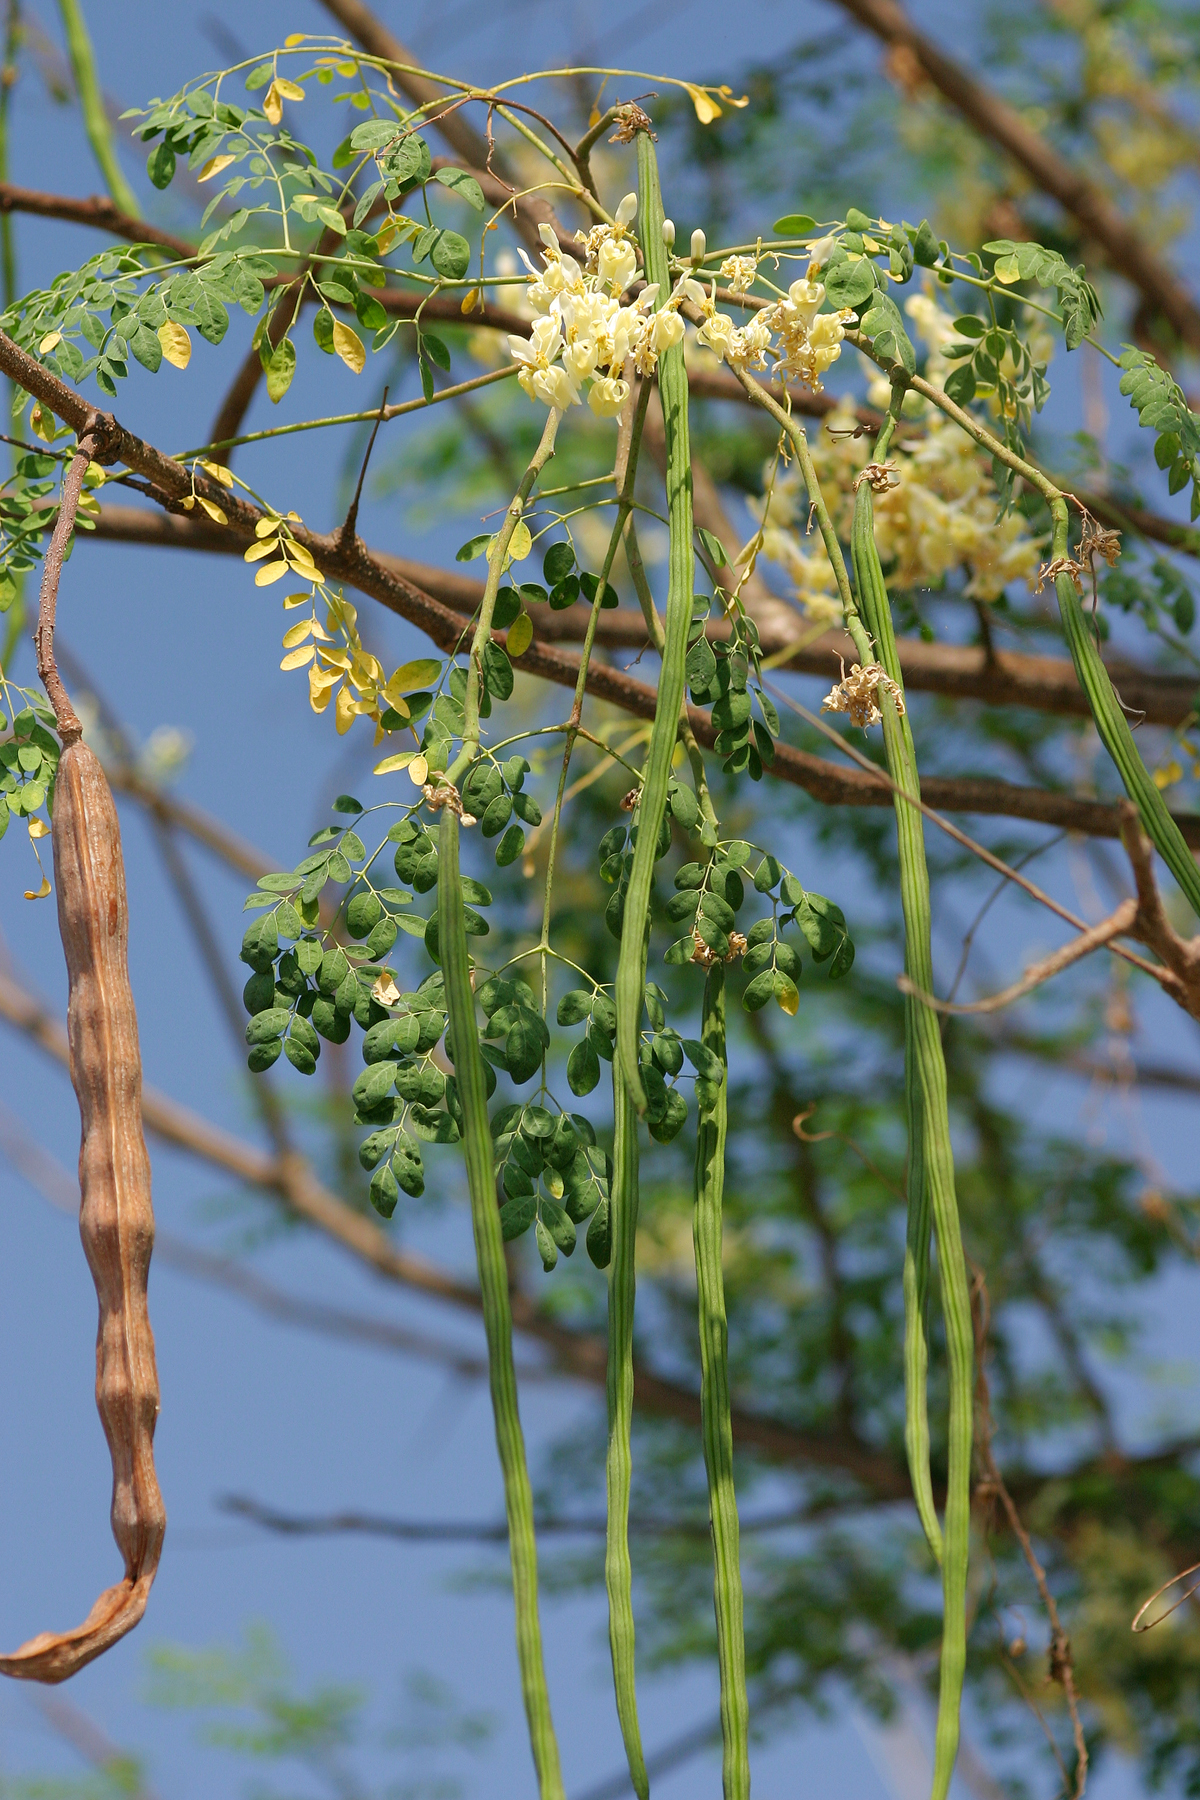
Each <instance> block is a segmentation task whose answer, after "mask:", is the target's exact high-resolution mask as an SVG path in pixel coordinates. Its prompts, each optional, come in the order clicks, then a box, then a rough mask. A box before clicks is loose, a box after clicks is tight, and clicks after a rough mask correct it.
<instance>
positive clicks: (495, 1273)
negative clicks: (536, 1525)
mask: <svg viewBox="0 0 1200 1800" xmlns="http://www.w3.org/2000/svg"><path fill="white" fill-rule="evenodd" d="M458 831H459V825H458V816H457V814H456V813H455V812H454V810H453V808H452V807H450V806H446V807H444V808H443V810H442V820H441V825H440V827H439V830H438V912H437V918H438V950H439V954H440V956H441V959H442V973H443V976H444V978H445V983H446V1013H447V1017H448V1020H449V1025H450V1037H451V1042H452V1044H453V1046H454V1078H455V1081H456V1083H457V1086H458V1097H459V1102H460V1105H461V1106H462V1115H463V1145H464V1150H465V1153H466V1164H467V1187H468V1189H469V1191H470V1196H471V1225H472V1228H473V1230H474V1234H475V1256H476V1260H477V1262H478V1265H479V1289H480V1293H481V1295H482V1298H483V1324H484V1331H485V1332H486V1335H487V1347H488V1381H489V1385H490V1388H491V1396H492V1412H493V1414H494V1416H495V1422H496V1448H497V1450H498V1451H499V1453H500V1467H501V1470H502V1472H503V1475H504V1508H505V1512H506V1514H507V1516H508V1538H509V1548H510V1552H511V1556H512V1572H513V1599H514V1602H515V1607H516V1622H517V1657H518V1660H519V1663H520V1668H521V1691H522V1694H523V1695H524V1699H525V1716H526V1718H527V1719H528V1721H529V1739H530V1744H531V1746H532V1749H533V1761H534V1766H535V1768H536V1769H537V1777H538V1791H539V1793H540V1795H541V1800H564V1793H563V1782H562V1771H561V1769H560V1767H559V1760H558V1742H557V1740H556V1738H555V1735H554V1724H553V1721H552V1719H551V1716H550V1696H549V1693H548V1692H547V1688H546V1671H545V1665H544V1662H543V1659H542V1629H541V1623H540V1621H539V1618H538V1597H537V1545H536V1542H535V1540H534V1531H533V1492H532V1489H531V1488H530V1485H529V1470H528V1468H527V1466H526V1462H525V1439H524V1435H523V1433H522V1431H521V1418H520V1413H519V1411H518V1407H517V1376H516V1370H515V1368H514V1366H513V1350H512V1311H511V1308H510V1306H509V1298H508V1268H507V1265H506V1263H505V1260H504V1239H503V1234H502V1232H501V1229H500V1211H499V1208H498V1206H497V1204H496V1179H495V1175H494V1173H493V1168H492V1135H491V1131H490V1130H489V1128H488V1116H487V1089H486V1086H485V1084H484V1074H483V1059H482V1058H481V1056H480V1054H479V1039H478V1036H477V1035H476V1021H475V996H474V993H473V991H472V988H471V965H470V960H469V958H468V955H467V935H466V930H465V928H464V923H463V906H462V888H461V884H460V881H459V867H458Z"/></svg>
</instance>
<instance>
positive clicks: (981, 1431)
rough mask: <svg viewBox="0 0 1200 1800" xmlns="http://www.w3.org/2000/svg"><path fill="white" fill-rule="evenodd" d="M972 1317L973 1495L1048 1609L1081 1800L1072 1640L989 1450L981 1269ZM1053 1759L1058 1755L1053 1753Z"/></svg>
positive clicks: (991, 1428)
mask: <svg viewBox="0 0 1200 1800" xmlns="http://www.w3.org/2000/svg"><path fill="white" fill-rule="evenodd" d="M971 1315H972V1319H973V1321H974V1325H975V1368H976V1376H975V1411H976V1424H975V1434H976V1435H975V1449H976V1454H977V1456H978V1458H979V1463H980V1466H981V1468H982V1469H983V1474H984V1479H983V1480H982V1481H981V1482H979V1483H978V1485H977V1487H976V1490H975V1491H976V1494H977V1495H983V1494H994V1495H995V1496H996V1498H997V1499H998V1500H999V1501H1000V1504H1001V1506H1002V1507H1003V1508H1004V1513H1005V1517H1006V1518H1007V1519H1008V1523H1009V1528H1010V1529H1011V1531H1012V1534H1013V1536H1014V1537H1015V1538H1016V1540H1017V1542H1018V1544H1020V1546H1021V1554H1022V1555H1023V1556H1024V1558H1025V1561H1026V1563H1027V1564H1028V1566H1029V1572H1030V1574H1031V1575H1032V1576H1033V1579H1034V1581H1035V1583H1036V1584H1037V1591H1038V1594H1039V1595H1040V1596H1041V1601H1042V1605H1043V1606H1044V1607H1045V1609H1046V1616H1047V1618H1048V1619H1049V1621H1050V1679H1051V1680H1052V1681H1057V1682H1059V1683H1060V1684H1061V1686H1062V1690H1063V1694H1064V1696H1065V1698H1066V1702H1067V1711H1068V1713H1069V1714H1070V1716H1071V1732H1072V1735H1073V1737H1074V1740H1075V1786H1074V1793H1073V1796H1072V1800H1083V1792H1084V1789H1085V1788H1086V1786H1087V1776H1088V1747H1087V1738H1086V1736H1085V1735H1084V1730H1083V1721H1082V1720H1081V1718H1080V1716H1079V1695H1078V1692H1077V1690H1076V1687H1075V1665H1074V1663H1073V1662H1072V1660H1071V1640H1070V1638H1069V1637H1068V1636H1067V1634H1066V1632H1065V1631H1064V1630H1063V1624H1062V1620H1061V1618H1060V1617H1059V1612H1058V1606H1057V1603H1056V1602H1055V1599H1054V1595H1053V1594H1052V1593H1051V1591H1050V1583H1049V1582H1048V1581H1047V1579H1046V1571H1045V1569H1044V1568H1043V1567H1042V1565H1041V1563H1040V1561H1039V1560H1038V1556H1037V1552H1036V1551H1035V1550H1034V1547H1033V1541H1032V1539H1031V1538H1030V1536H1029V1533H1028V1532H1027V1531H1026V1529H1025V1527H1024V1525H1023V1524H1022V1523H1021V1515H1020V1513H1019V1512H1018V1511H1017V1508H1016V1504H1015V1502H1014V1501H1013V1497H1012V1495H1011V1494H1010V1493H1009V1491H1008V1487H1007V1485H1006V1484H1005V1480H1004V1477H1003V1475H1002V1474H1001V1473H1000V1467H999V1464H998V1463H997V1461H996V1457H995V1453H994V1451H993V1449H992V1437H993V1435H994V1433H995V1429H996V1428H995V1424H994V1422H993V1420H992V1410H991V1394H990V1391H989V1388H988V1379H987V1347H988V1329H989V1326H990V1323H991V1307H990V1303H989V1300H988V1291H987V1283H986V1281H985V1279H984V1275H983V1271H982V1270H981V1269H975V1270H974V1271H973V1275H972V1281H971ZM1055 1755H1056V1756H1057V1755H1058V1752H1057V1750H1056V1751H1055ZM1061 1766H1062V1765H1061V1759H1060V1767H1061ZM1064 1774H1065V1771H1064Z"/></svg>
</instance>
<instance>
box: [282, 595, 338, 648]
mask: <svg viewBox="0 0 1200 1800" xmlns="http://www.w3.org/2000/svg"><path fill="white" fill-rule="evenodd" d="M311 599H312V595H311V594H289V595H288V596H287V598H286V599H285V601H284V603H283V609H284V611H285V612H290V611H291V610H292V608H293V607H294V606H307V605H308V603H309V601H310V600H311ZM326 635H327V634H326V633H325V632H322V633H321V636H322V637H325V636H326Z"/></svg>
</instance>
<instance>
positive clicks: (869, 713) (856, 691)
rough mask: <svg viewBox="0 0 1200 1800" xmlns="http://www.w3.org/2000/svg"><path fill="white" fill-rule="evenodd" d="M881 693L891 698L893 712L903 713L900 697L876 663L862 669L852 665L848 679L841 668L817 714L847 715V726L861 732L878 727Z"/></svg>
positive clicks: (897, 689) (902, 696)
mask: <svg viewBox="0 0 1200 1800" xmlns="http://www.w3.org/2000/svg"><path fill="white" fill-rule="evenodd" d="M881 690H882V692H884V693H886V694H890V695H891V696H892V699H893V700H894V701H895V702H896V711H897V712H903V711H904V695H903V694H902V693H901V692H900V689H899V688H898V687H897V686H896V683H895V682H894V681H893V680H892V678H891V676H890V675H889V674H888V672H887V670H886V669H884V668H881V666H880V665H879V663H875V662H873V663H868V664H867V665H866V667H865V668H860V667H859V665H858V663H855V664H854V666H853V667H852V669H851V670H850V673H849V674H848V675H847V674H846V673H845V667H844V665H843V673H842V679H841V680H840V681H839V682H836V683H835V684H834V686H833V687H832V688H830V690H829V692H828V693H827V694H826V696H825V698H824V699H823V700H822V702H821V711H822V712H844V713H849V714H850V722H851V724H852V725H861V726H863V727H864V728H865V727H866V726H868V725H878V723H879V721H880V719H882V717H883V714H882V713H881V712H880V710H879V704H878V701H879V694H880V691H881Z"/></svg>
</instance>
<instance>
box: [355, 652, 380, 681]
mask: <svg viewBox="0 0 1200 1800" xmlns="http://www.w3.org/2000/svg"><path fill="white" fill-rule="evenodd" d="M354 676H355V680H356V681H357V682H358V683H359V685H360V686H361V685H362V684H363V683H364V682H366V681H373V682H375V683H377V684H378V683H381V682H382V681H383V664H382V663H381V662H380V660H379V658H378V657H377V656H372V655H371V652H370V651H369V650H359V651H358V653H357V655H356V656H355V658H354Z"/></svg>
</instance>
